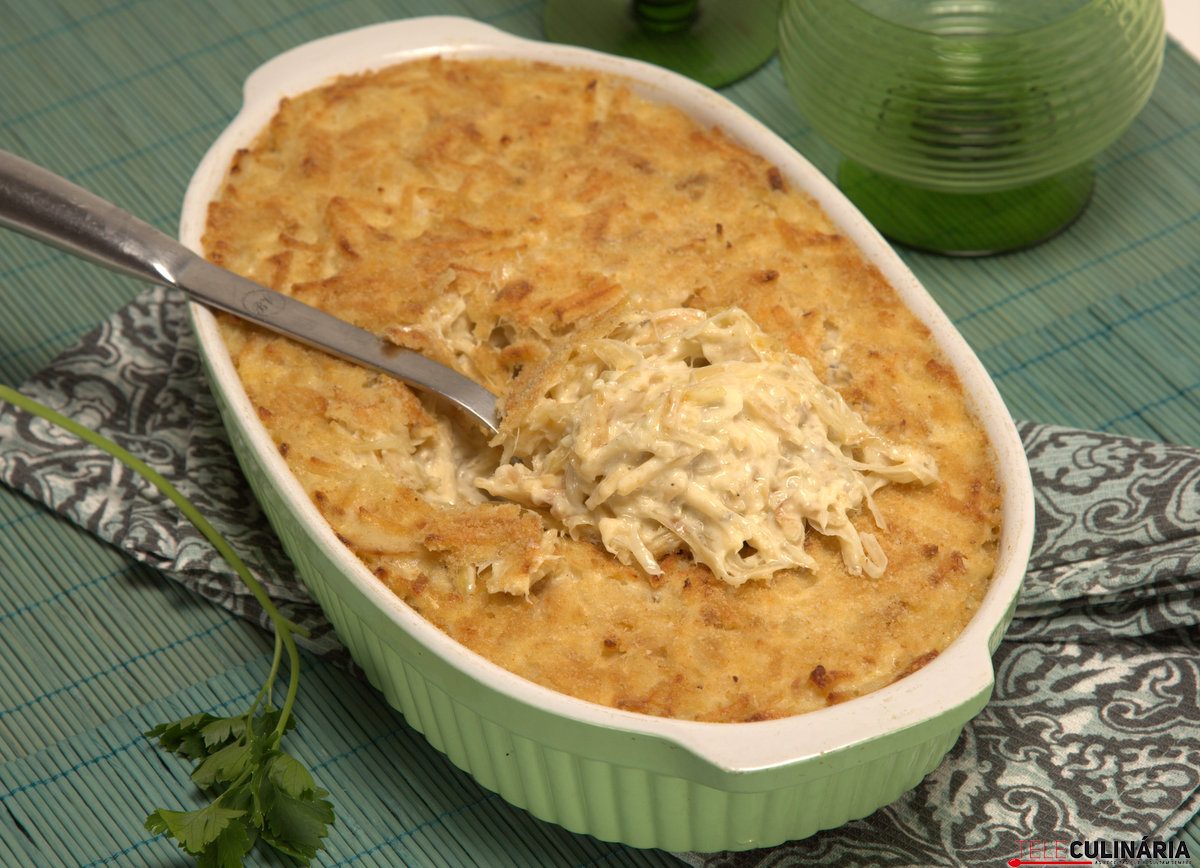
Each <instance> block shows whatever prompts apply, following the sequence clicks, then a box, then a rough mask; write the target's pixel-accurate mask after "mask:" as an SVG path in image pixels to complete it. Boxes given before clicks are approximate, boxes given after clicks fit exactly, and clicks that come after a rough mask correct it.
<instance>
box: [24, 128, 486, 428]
mask: <svg viewBox="0 0 1200 868" xmlns="http://www.w3.org/2000/svg"><path fill="white" fill-rule="evenodd" d="M0 226H2V227H4V228H7V229H14V230H16V231H17V232H21V233H23V234H25V235H28V236H30V237H31V238H35V239H37V240H38V241H42V242H45V243H47V244H51V245H53V246H55V247H58V248H61V249H62V250H65V251H66V252H67V253H70V254H72V255H73V256H78V257H80V258H82V259H87V260H89V261H91V262H94V263H96V264H97V265H102V266H104V267H105V268H108V269H110V270H112V271H116V272H118V273H120V274H125V275H128V276H130V277H135V278H138V279H139V280H145V281H149V282H150V283H158V284H162V285H164V286H172V287H175V288H177V289H181V290H183V291H184V292H185V293H187V294H188V295H189V296H190V297H191V298H193V299H194V300H196V301H198V302H200V303H202V304H205V305H208V306H209V307H213V308H217V309H219V310H223V311H227V312H228V313H232V314H234V315H236V316H239V317H241V318H242V319H246V320H249V321H250V322H252V323H255V324H256V325H260V326H262V327H263V328H267V329H270V330H271V331H275V332H278V333H279V334H282V335H286V336H287V337H290V338H294V339H296V340H298V341H301V342H303V343H306V344H308V345H310V346H313V347H317V348H318V349H322V350H325V351H326V352H329V353H332V354H333V355H335V356H339V357H341V358H344V359H347V360H349V361H352V362H357V363H359V364H361V365H365V366H366V367H368V368H372V369H374V370H377V371H382V372H383V373H385V374H389V375H391V376H393V377H396V378H397V379H399V380H403V381H404V382H405V383H409V384H411V385H413V386H417V387H418V388H422V389H427V390H429V391H431V392H436V393H438V394H440V395H444V396H445V397H446V398H447V399H449V400H450V401H451V402H452V403H454V404H456V405H457V406H459V407H461V408H462V409H463V410H465V411H466V412H467V413H468V414H469V415H470V416H472V417H473V418H474V419H476V420H478V421H479V422H480V423H481V424H482V425H483V426H484V427H485V428H487V429H488V430H489V431H493V432H494V431H495V430H496V424H497V420H496V397H495V395H493V394H492V393H491V392H489V391H487V390H486V389H484V388H483V387H482V386H480V385H479V384H478V383H476V382H475V381H474V380H471V379H468V378H467V377H464V376H463V375H462V374H459V373H458V372H457V371H454V370H452V369H451V368H448V367H446V366H445V365H442V364H439V363H438V362H435V361H433V360H432V359H428V358H426V357H424V356H422V355H420V354H418V353H413V352H410V351H408V350H403V349H400V348H398V347H396V346H395V345H393V344H390V343H388V342H387V341H385V340H383V339H382V338H379V337H377V336H375V335H373V334H371V333H370V332H368V331H366V330H364V329H360V328H358V327H357V326H353V325H350V324H349V323H347V322H345V321H343V320H340V319H338V318H336V317H333V316H330V315H329V314H327V313H324V312H323V311H320V310H317V309H316V308H315V307H311V306H309V305H307V304H304V303H303V302H300V301H296V300H295V299H294V298H291V297H289V296H286V295H284V294H283V293H280V292H276V291H275V290H273V289H269V288H267V287H265V286H261V285H259V284H257V283H255V282H254V281H251V280H247V279H246V278H244V277H240V276H239V275H236V274H234V273H233V272H231V271H226V270H225V269H223V268H221V267H219V266H217V265H213V264H212V263H211V262H209V261H207V260H206V259H204V258H202V257H200V256H198V255H196V254H195V253H193V252H192V251H191V250H188V249H187V248H186V247H184V246H183V245H182V244H180V243H179V242H178V241H176V240H175V239H173V238H171V237H170V236H169V235H166V234H164V233H162V232H160V231H158V230H157V229H155V228H154V227H153V226H151V225H149V224H148V223H144V222H142V221H141V220H139V219H138V218H136V217H134V216H133V215H132V214H130V213H128V212H127V211H123V210H122V209H120V208H118V207H117V206H116V205H113V204H112V203H111V202H107V201H105V200H104V199H101V198H100V197H99V196H97V195H95V194H94V193H90V192H88V191H87V190H85V189H83V188H82V187H78V186H76V185H75V184H72V183H71V182H70V181H68V180H66V179H65V178H61V177H59V176H58V175H55V174H54V173H53V172H49V171H47V170H46V169H43V168H41V167H40V166H37V165H35V164H33V163H31V162H29V161H28V160H23V159H21V158H20V157H17V156H15V155H14V154H11V153H8V152H7V151H2V150H0Z"/></svg>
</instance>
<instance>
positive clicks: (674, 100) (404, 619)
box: [180, 17, 1033, 772]
mask: <svg viewBox="0 0 1200 868" xmlns="http://www.w3.org/2000/svg"><path fill="white" fill-rule="evenodd" d="M435 54H440V55H444V56H447V57H455V58H471V57H503V58H525V59H534V60H541V61H546V62H550V63H557V64H560V65H564V66H577V67H588V68H592V69H596V70H598V71H601V72H605V73H609V74H614V75H620V76H623V77H625V78H627V79H629V80H630V81H631V82H632V83H633V86H634V87H635V89H636V90H637V91H638V92H639V93H641V94H642V95H644V96H646V97H648V98H651V99H654V100H658V101H662V102H666V103H671V104H674V105H676V106H678V107H680V108H682V109H683V110H684V111H686V112H687V113H688V114H690V115H691V116H692V117H694V118H696V119H697V120H698V121H699V122H701V123H703V124H706V125H715V126H720V127H721V128H723V129H724V130H725V131H726V132H727V133H728V134H730V135H731V136H732V137H733V138H735V139H736V140H738V141H739V142H741V143H742V144H743V145H745V146H747V147H749V148H750V149H751V150H754V151H756V152H757V153H759V154H761V155H762V156H763V157H764V158H766V159H767V160H769V161H770V162H772V163H774V164H775V165H776V166H778V167H779V169H780V171H781V172H783V174H784V175H785V176H786V177H787V178H788V179H789V180H790V182H791V183H792V184H794V185H796V186H797V187H799V188H801V189H803V190H805V191H807V192H808V193H809V194H810V195H812V196H813V197H814V198H815V199H816V200H817V201H818V202H820V204H821V206H822V207H823V208H824V209H825V211H826V213H827V214H828V215H829V217H830V218H831V220H832V221H833V222H834V223H835V224H836V225H837V226H838V227H839V228H840V229H841V230H842V231H843V232H844V233H845V235H846V236H847V237H849V238H850V239H851V240H853V241H854V243H855V244H856V245H857V246H858V247H859V248H860V250H861V251H862V252H863V254H864V255H865V256H866V258H867V259H868V260H870V261H871V262H872V263H873V264H874V265H876V266H877V267H878V268H879V270H880V271H881V272H882V273H883V275H884V276H885V277H886V278H887V280H888V281H889V282H890V283H891V284H892V286H893V287H895V289H896V291H897V292H898V293H899V294H900V296H901V298H902V299H903V300H904V302H905V303H906V304H907V305H908V306H909V307H910V308H911V309H912V311H913V312H914V313H915V314H916V315H917V316H918V317H919V318H920V319H921V320H922V321H923V322H924V323H925V324H926V325H927V326H928V327H929V329H930V330H931V332H932V334H933V337H934V340H935V341H936V342H937V343H938V345H939V346H940V347H941V349H942V352H943V353H944V355H945V357H946V358H947V360H948V361H949V362H950V363H951V364H952V366H953V367H954V369H955V370H956V371H957V372H958V375H959V377H960V379H961V381H962V384H963V388H964V391H965V393H966V395H967V396H968V400H969V402H970V404H971V406H972V409H973V410H974V412H975V413H976V414H977V416H978V418H979V419H980V421H981V423H982V424H983V426H984V428H985V430H986V431H987V434H988V436H989V438H990V440H991V442H992V444H993V448H994V450H995V457H996V462H997V465H998V474H999V476H1000V479H1001V480H1002V483H1003V489H1004V490H1003V506H1002V522H1003V533H1002V537H1001V542H1000V547H999V551H998V553H997V567H996V572H995V575H994V577H993V580H992V584H991V587H990V590H989V592H988V594H987V595H986V597H985V598H984V600H983V603H982V605H981V606H980V608H979V610H978V611H977V612H976V614H975V616H974V618H973V619H972V620H971V622H970V623H969V624H968V625H967V627H966V629H965V630H964V631H963V632H962V634H960V635H959V637H958V638H957V639H956V640H955V641H954V642H953V643H951V645H950V646H949V647H948V648H947V649H946V650H945V651H944V652H942V653H941V654H940V655H939V656H938V657H937V658H936V659H935V660H933V661H932V662H930V663H929V664H928V665H926V666H925V667H924V668H922V669H921V670H919V671H918V672H916V673H914V674H912V675H909V676H908V677H906V678H904V679H902V680H900V681H898V682H896V683H894V684H892V685H890V686H888V687H885V688H883V689H881V690H878V691H876V692H874V693H871V694H868V695H866V696H863V697H860V698H857V699H854V700H851V701H849V702H846V703H843V704H840V705H835V706H832V707H829V708H825V709H821V710H818V711H813V712H809V713H807V714H803V715H798V716H795V717H789V718H783V719H779V720H771V721H763V722H759V723H733V724H720V723H696V722H690V721H683V720H674V719H666V718H658V717H651V716H648V715H643V714H638V713H634V712H626V711H620V710H617V709H614V708H608V707H605V706H601V705H596V704H593V703H590V702H586V701H583V700H580V699H575V698H573V697H570V696H566V695H564V694H561V693H558V692H555V691H553V690H550V689H548V688H545V687H542V686H540V685H538V684H534V683H532V682H530V681H527V680H525V679H523V678H521V677H519V676H517V675H514V674H512V673H511V672H508V671H507V670H505V669H502V668H500V667H499V666H497V665H495V664H493V663H491V662H490V661H488V660H486V659H485V658H483V657H481V656H480V655H478V654H476V653H474V652H472V651H470V650H468V649H467V648H465V647H464V646H462V645H460V644H458V643H457V642H456V641H454V640H453V639H451V638H450V637H449V636H448V635H446V634H445V633H443V632H442V631H441V630H439V629H438V628H436V627H434V626H433V625H432V624H431V623H429V622H428V621H426V620H424V619H423V618H422V617H421V616H419V615H418V614H416V613H415V612H414V611H413V610H411V609H409V608H408V607H407V606H406V605H405V604H404V603H403V602H401V601H400V600H399V599H398V598H397V597H396V596H394V595H393V594H392V593H391V592H390V591H389V590H387V588H385V587H384V586H383V585H382V584H381V583H380V582H379V581H378V580H377V579H376V578H375V577H374V576H372V575H371V574H370V572H368V570H367V569H366V568H365V567H364V566H363V565H362V563H361V562H360V561H359V560H358V559H357V558H356V557H355V556H354V555H353V554H352V553H351V552H350V551H349V549H347V548H346V547H345V546H344V545H343V544H342V543H341V542H339V541H338V540H337V538H336V537H335V536H334V534H333V531H332V530H331V529H330V528H329V526H328V525H327V524H326V523H325V520H324V519H323V518H322V517H321V515H320V513H319V512H318V511H317V509H316V507H315V506H314V505H313V504H312V502H311V501H310V500H309V498H308V496H307V494H306V493H305V492H304V490H303V489H302V488H301V486H300V484H299V483H298V482H297V480H296V479H295V478H294V477H293V476H292V475H291V472H290V471H289V470H288V468H287V465H286V463H285V462H284V460H283V458H282V457H281V456H280V455H279V452H278V450H277V449H276V448H275V445H274V443H273V441H272V440H271V438H270V436H269V435H268V434H267V431H266V429H265V428H264V427H263V426H262V424H261V423H260V422H259V421H258V418H257V414H256V413H255V412H254V410H253V408H252V407H251V405H250V402H249V400H248V399H247V397H246V395H245V393H244V391H243V390H242V388H241V385H240V382H239V381H238V378H237V373H236V371H235V370H234V367H233V364H232V362H231V361H230V358H229V355H228V353H227V351H226V349H225V346H224V343H223V342H222V340H221V338H220V335H219V333H218V330H217V325H216V320H215V319H214V318H213V316H212V315H211V313H209V311H208V310H207V309H205V308H202V307H200V306H198V305H193V310H192V315H193V321H194V323H195V325H196V330H197V334H198V337H199V340H200V342H201V344H202V345H203V347H204V349H205V351H206V353H207V355H208V357H209V360H210V365H211V370H212V372H213V375H214V377H215V378H216V379H217V380H218V381H219V382H220V383H221V384H222V386H223V387H224V391H225V392H226V394H227V395H228V398H229V400H230V402H231V404H232V406H233V408H234V410H235V411H236V412H237V413H238V414H239V415H240V416H241V417H242V419H243V420H244V421H245V423H246V428H247V430H248V431H249V434H250V438H251V442H252V445H253V447H254V448H255V449H256V450H257V452H258V453H259V455H260V456H261V457H262V460H263V464H264V465H265V466H266V468H267V469H268V472H269V473H270V474H271V475H272V476H273V477H274V481H275V483H276V486H277V488H278V489H279V490H280V491H281V492H282V493H283V496H284V497H285V498H287V499H288V500H289V501H290V502H291V503H292V505H293V506H294V507H295V509H296V510H297V511H298V512H299V513H300V514H301V515H302V516H303V517H304V519H305V521H306V523H307V526H308V529H309V531H310V532H311V534H312V535H313V536H314V537H315V539H316V541H317V542H318V544H319V545H320V546H321V547H322V548H323V549H324V550H325V551H326V552H327V553H328V554H329V556H330V558H331V559H332V560H333V561H334V562H335V563H337V564H338V565H339V566H340V567H341V568H342V570H343V571H344V572H345V573H346V574H347V575H348V576H349V577H350V578H351V579H352V580H353V581H354V583H355V584H356V585H357V586H359V587H360V588H361V589H362V591H363V592H364V593H365V594H366V595H367V596H368V597H369V598H370V599H371V600H372V601H373V602H374V603H375V604H376V605H377V606H378V607H379V608H380V609H381V610H383V611H384V612H385V613H387V615H388V616H389V617H390V619H391V620H392V621H393V622H394V623H395V624H396V625H397V627H398V628H399V629H401V630H403V631H405V632H406V633H408V634H410V635H411V636H413V637H415V638H416V639H417V640H418V641H420V642H421V643H422V644H423V645H424V646H425V647H426V648H427V649H428V650H429V652H431V653H433V654H435V655H437V656H438V657H440V658H442V659H443V660H445V661H447V662H449V663H450V664H451V665H452V666H454V667H455V668H457V669H459V670H461V671H463V672H467V673H470V674H471V676H472V677H474V678H475V679H477V680H479V681H481V682H483V683H485V684H487V685H489V686H491V687H492V688H494V689H496V690H498V691H501V692H503V693H506V694H508V695H510V696H512V697H513V698H515V699H517V700H519V701H521V702H524V703H528V704H530V705H534V706H537V707H539V708H542V709H545V710H547V711H551V712H553V713H555V714H559V715H562V716H565V717H568V718H573V719H576V720H579V721H582V722H587V723H591V724H594V725H597V726H603V727H609V728H614V729H618V730H624V731H628V732H630V733H631V734H633V733H637V734H645V735H652V736H655V737H657V738H660V739H665V740H667V741H669V742H672V743H674V744H676V745H678V746H679V747H681V748H683V749H685V750H687V751H689V752H691V753H693V754H695V755H697V756H699V757H701V758H703V759H705V760H706V761H707V762H709V763H711V764H712V765H713V766H715V767H717V768H719V769H722V770H725V771H734V772H738V771H740V772H749V771H753V770H757V769H765V768H770V767H777V766H781V765H789V764H792V763H797V762H803V761H806V760H809V759H812V758H815V757H818V756H820V755H822V754H826V753H828V752H831V751H838V750H841V749H845V748H848V747H851V746H853V745H857V744H861V743H863V742H867V741H870V740H872V739H875V738H877V737H879V736H881V735H884V734H886V733H888V732H894V731H897V730H901V729H905V728H907V727H910V726H914V725H916V724H919V723H921V722H923V721H926V720H929V719H931V718H933V717H936V716H937V715H939V714H941V713H943V712H945V711H948V710H950V709H952V708H954V707H956V706H958V705H961V704H962V703H963V702H965V701H967V700H969V699H970V698H971V697H973V696H976V695H978V694H979V693H981V692H982V691H985V690H987V689H988V688H989V687H990V685H991V683H992V665H991V648H992V647H993V646H994V642H995V641H996V640H997V639H998V636H996V635H995V634H996V633H997V632H998V631H999V629H1000V627H1001V625H1002V624H1003V623H1004V621H1005V617H1006V613H1007V612H1008V610H1009V607H1010V605H1011V603H1012V601H1013V599H1014V597H1015V595H1016V593H1017V590H1018V589H1019V586H1020V582H1021V578H1022V576H1023V575H1024V572H1025V565H1026V561H1027V558H1028V553H1029V548H1030V544H1031V540H1032V534H1033V492H1032V485H1031V483H1030V479H1029V471H1028V466H1027V464H1026V460H1025V453H1024V450H1023V449H1022V446H1021V442H1020V438H1019V436H1018V434H1017V431H1016V429H1015V427H1014V425H1013V422H1012V419H1011V417H1010V416H1009V414H1008V411H1007V409H1006V408H1005V406H1004V403H1003V401H1002V399H1001V398H1000V395H999V393H998V392H997V391H996V388H995V386H994V384H993V383H992V381H991V379H990V377H989V376H988V374H987V372H986V371H985V370H984V368H983V366H982V365H981V364H980V362H979V360H978V359H977V358H976V357H975V354H974V353H973V352H972V351H971V349H970V348H969V347H968V346H967V344H966V343H965V341H964V340H963V339H962V337H961V336H960V335H959V333H958V332H957V330H956V329H955V328H954V326H953V325H952V324H951V323H950V321H949V319H948V318H947V317H946V316H945V314H944V313H942V311H941V309H940V308H939V307H938V306H937V304H936V303H935V302H934V301H933V299H932V298H931V297H930V296H929V294H928V293H927V292H926V291H925V290H924V289H923V288H922V287H921V285H920V284H919V283H918V282H917V280H916V278H915V277H914V276H913V274H912V273H911V272H910V271H909V270H908V268H907V267H906V266H905V265H904V264H903V262H902V261H901V260H900V258H899V257H898V256H897V255H896V253H895V252H894V251H893V250H892V249H891V247H890V246H889V245H888V244H887V242H886V241H885V240H884V239H883V238H882V237H881V236H880V235H879V233H878V232H876V231H875V230H874V229H873V228H872V227H871V226H870V224H868V223H867V222H866V220H865V219H864V218H863V217H862V216H861V215H860V214H859V213H858V212H857V210H855V208H854V207H853V206H852V205H851V204H850V203H849V202H848V200H846V199H845V197H843V196H842V194H841V193H840V191H838V190H837V188H836V187H835V186H834V184H833V183H831V182H830V181H829V180H828V179H827V178H825V176H824V175H822V174H821V173H820V172H818V171H817V170H816V169H815V168H814V167H813V166H812V165H810V164H809V163H808V162H807V161H806V160H805V159H804V158H803V157H801V156H800V155H799V154H798V153H797V152H796V151H795V150H793V149H792V147H791V146H790V145H788V144H787V143H786V142H785V141H784V140H783V139H781V138H779V137H778V136H777V135H775V134H774V133H773V132H771V131H770V130H769V129H768V128H767V127H766V126H764V125H763V124H761V123H760V122H758V121H757V120H755V119H754V118H752V117H751V116H750V115H748V114H746V113H745V112H744V111H742V110H741V109H739V108H737V107H736V106H734V105H733V104H732V103H730V102H728V101H727V100H725V99H724V98H722V97H720V96H719V95H717V94H716V93H714V92H713V91H711V90H709V89H707V88H705V87H703V86H702V85H699V84H697V83H695V82H693V81H692V80H690V79H687V78H684V77H682V76H680V75H677V74H675V73H672V72H669V71H666V70H664V69H661V68H659V67H656V66H651V65H649V64H645V63H640V62H637V61H633V60H627V59H624V58H618V57H613V56H610V55H605V54H600V53H597V52H594V51H590V50H586V49H581V48H574V47H568V46H562V45H555V44H549V43H541V42H534V41H530V40H525V39H519V38H517V37H514V36H511V35H509V34H506V33H503V32H502V31H499V30H495V29H494V28H491V27H488V26H486V25H483V24H479V23H478V22H474V21H470V20H467V19H462V18H452V17H432V18H416V19H409V20H406V21H398V22H393V23H389V24H383V25H376V26H372V27H367V28H363V29H361V30H355V31H349V32H347V33H342V34H339V35H336V36H331V37H328V38H326V39H322V40H319V41H317V42H313V43H308V44H306V45H303V46H301V47H300V48H297V49H294V50H292V51H290V52H287V53H285V54H282V55H280V56H278V57H276V58H275V59H273V60H271V61H269V62H268V63H267V64H265V65H264V66H263V67H261V68H259V69H258V70H257V71H255V73H254V74H253V75H252V76H251V77H250V78H249V79H248V80H247V82H246V87H245V95H244V99H245V101H244V105H243V108H242V110H241V112H240V113H239V114H238V115H237V117H236V118H235V119H234V120H233V121H232V122H231V123H230V125H229V126H228V127H227V128H226V130H225V132H224V133H223V134H222V135H221V137H220V138H219V139H218V140H217V141H216V142H215V143H214V145H213V146H212V148H211V149H210V150H209V151H208V153H207V154H206V155H205V157H204V160H203V161H202V162H201V164H200V166H199V168H198V169H197V171H196V173H195V175H194V176H193V178H192V181H191V183H190V185H189V187H188V190H187V194H186V197H185V200H184V205H183V212H182V216H181V220H180V238H181V240H182V241H183V243H184V244H186V245H187V246H189V247H191V248H192V249H194V250H199V249H200V241H201V237H202V235H203V232H204V225H205V221H206V217H207V206H208V202H209V201H210V200H211V199H213V198H214V197H215V196H216V194H217V192H218V190H219V187H220V184H221V182H222V181H223V180H224V177H225V172H226V170H227V168H228V166H229V164H230V161H231V160H232V158H233V154H234V152H235V150H236V149H237V148H239V147H242V146H245V145H246V144H248V143H249V142H250V141H251V140H253V138H254V137H255V136H256V135H257V134H258V132H259V131H260V130H261V129H262V128H263V127H264V126H265V125H266V124H267V123H268V122H269V120H270V119H271V117H272V116H273V115H274V113H275V111H276V108H277V106H278V102H279V99H280V98H281V97H284V96H287V95H294V94H297V93H300V92H303V91H306V90H310V89H312V88H314V87H316V86H319V85H321V84H323V83H324V82H326V81H327V80H329V79H330V78H333V77H335V76H337V75H339V74H345V73H353V72H363V71H367V70H371V69H377V68H379V67H382V66H387V65H390V64H394V63H400V62H403V61H406V60H412V59H416V58H419V57H427V56H430V55H435Z"/></svg>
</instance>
